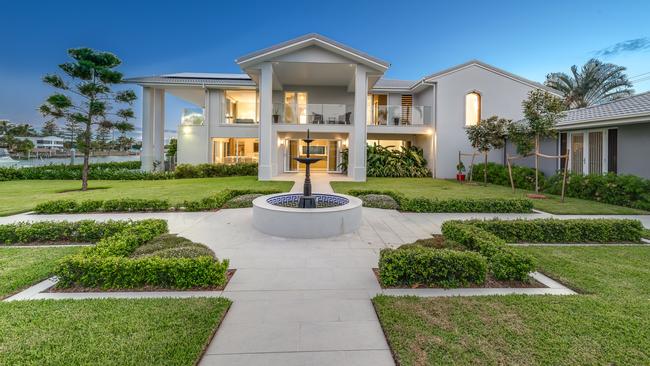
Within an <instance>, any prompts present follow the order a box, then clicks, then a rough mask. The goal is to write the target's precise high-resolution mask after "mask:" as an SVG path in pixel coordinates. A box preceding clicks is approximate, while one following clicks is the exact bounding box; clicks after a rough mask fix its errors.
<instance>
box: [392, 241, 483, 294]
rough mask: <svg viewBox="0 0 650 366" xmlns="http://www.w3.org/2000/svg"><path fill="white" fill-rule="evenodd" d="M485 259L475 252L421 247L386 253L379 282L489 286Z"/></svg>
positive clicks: (444, 285)
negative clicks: (486, 278)
mask: <svg viewBox="0 0 650 366" xmlns="http://www.w3.org/2000/svg"><path fill="white" fill-rule="evenodd" d="M486 272H487V264H486V261H485V258H484V257H483V256H481V255H479V254H478V253H474V252H469V251H465V252H461V251H455V250H449V249H434V248H425V247H419V246H413V247H407V248H400V249H382V250H381V252H380V255H379V279H380V281H381V283H382V284H383V285H384V286H399V285H404V286H413V285H417V284H421V285H427V286H442V287H457V286H466V285H468V284H478V285H480V284H482V283H484V282H485V276H486Z"/></svg>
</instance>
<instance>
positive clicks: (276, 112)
mask: <svg viewBox="0 0 650 366" xmlns="http://www.w3.org/2000/svg"><path fill="white" fill-rule="evenodd" d="M272 117H273V123H278V122H280V108H279V107H278V105H277V104H274V105H273V114H272Z"/></svg>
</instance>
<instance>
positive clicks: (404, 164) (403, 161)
mask: <svg viewBox="0 0 650 366" xmlns="http://www.w3.org/2000/svg"><path fill="white" fill-rule="evenodd" d="M366 175H367V176H368V177H409V178H421V177H430V176H431V171H430V170H429V168H428V167H427V160H426V159H425V158H424V153H423V150H422V149H420V148H419V147H416V146H411V147H408V148H407V147H403V146H402V147H401V148H400V149H399V150H396V149H391V148H386V147H383V146H380V145H372V146H371V145H368V146H367V167H366Z"/></svg>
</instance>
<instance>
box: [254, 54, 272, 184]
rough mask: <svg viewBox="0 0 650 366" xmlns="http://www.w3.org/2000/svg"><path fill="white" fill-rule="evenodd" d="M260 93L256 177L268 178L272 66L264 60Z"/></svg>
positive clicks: (269, 167) (269, 176)
mask: <svg viewBox="0 0 650 366" xmlns="http://www.w3.org/2000/svg"><path fill="white" fill-rule="evenodd" d="M259 93H260V135H259V136H260V140H259V141H260V143H259V167H258V175H257V176H258V179H260V180H269V179H271V177H272V174H273V172H272V168H271V164H272V159H273V149H274V148H275V141H273V121H272V116H271V115H272V113H273V103H272V96H273V66H272V65H271V64H270V63H268V62H265V63H263V64H262V65H261V69H260V78H259Z"/></svg>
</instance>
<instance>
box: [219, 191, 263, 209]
mask: <svg viewBox="0 0 650 366" xmlns="http://www.w3.org/2000/svg"><path fill="white" fill-rule="evenodd" d="M260 196H262V194H261V193H250V194H242V195H241V196H237V197H234V198H231V199H230V200H228V201H227V202H226V203H224V204H223V206H222V208H244V207H253V200H254V199H256V198H257V197H260Z"/></svg>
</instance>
